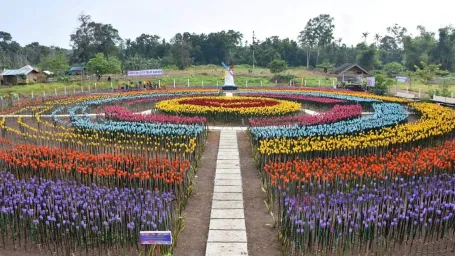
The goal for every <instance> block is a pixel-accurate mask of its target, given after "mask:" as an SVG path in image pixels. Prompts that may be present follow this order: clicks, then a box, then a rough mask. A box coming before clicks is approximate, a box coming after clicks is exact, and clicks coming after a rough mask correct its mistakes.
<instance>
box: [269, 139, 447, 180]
mask: <svg viewBox="0 0 455 256" xmlns="http://www.w3.org/2000/svg"><path fill="white" fill-rule="evenodd" d="M454 166H455V140H450V141H446V142H445V143H444V144H442V145H438V146H435V147H431V148H421V147H420V146H419V147H415V148H413V149H411V150H409V151H406V150H403V149H392V150H390V151H388V152H387V153H385V154H382V153H379V154H368V155H365V156H342V157H336V158H316V159H311V160H300V159H297V160H294V161H288V162H271V163H268V164H266V165H265V166H264V171H265V173H266V175H267V177H268V178H269V179H270V182H271V184H272V185H278V186H281V187H282V188H285V187H287V186H288V185H289V184H290V183H296V184H305V183H307V182H316V183H318V182H332V181H336V180H351V181H356V182H357V183H358V182H361V180H368V181H370V180H378V179H380V180H384V179H395V178H396V177H403V176H405V177H406V176H418V175H427V174H429V173H431V172H436V171H453V169H454Z"/></svg>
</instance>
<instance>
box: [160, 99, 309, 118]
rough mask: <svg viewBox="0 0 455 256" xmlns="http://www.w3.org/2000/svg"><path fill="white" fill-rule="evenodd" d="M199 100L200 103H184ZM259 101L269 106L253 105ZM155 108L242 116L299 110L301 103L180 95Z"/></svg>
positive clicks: (179, 111)
mask: <svg viewBox="0 0 455 256" xmlns="http://www.w3.org/2000/svg"><path fill="white" fill-rule="evenodd" d="M188 101H193V102H194V101H200V103H198V104H196V103H192V104H189V103H184V102H188ZM260 102H268V103H272V102H273V105H270V106H265V105H262V106H255V104H260ZM156 108H157V109H159V110H161V111H163V112H168V113H177V114H239V115H242V116H269V115H286V114H290V113H294V112H297V111H299V110H300V108H301V104H300V103H296V102H291V101H285V100H277V99H271V98H262V97H237V96H235V97H223V96H207V97H182V98H177V99H171V100H164V101H161V102H158V103H157V104H156Z"/></svg>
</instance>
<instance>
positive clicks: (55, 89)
mask: <svg viewBox="0 0 455 256" xmlns="http://www.w3.org/2000/svg"><path fill="white" fill-rule="evenodd" d="M54 91H55V96H57V88H54Z"/></svg>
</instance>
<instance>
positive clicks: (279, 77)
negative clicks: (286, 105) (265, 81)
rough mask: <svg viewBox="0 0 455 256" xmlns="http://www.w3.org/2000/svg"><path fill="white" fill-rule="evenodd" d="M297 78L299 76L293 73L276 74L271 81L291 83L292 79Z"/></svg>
mask: <svg viewBox="0 0 455 256" xmlns="http://www.w3.org/2000/svg"><path fill="white" fill-rule="evenodd" d="M295 78H297V76H294V75H292V74H276V75H274V76H273V77H272V80H271V82H272V83H275V81H278V83H289V81H290V80H292V79H295Z"/></svg>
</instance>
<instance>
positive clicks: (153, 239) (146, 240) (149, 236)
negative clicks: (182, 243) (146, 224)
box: [139, 231, 172, 245]
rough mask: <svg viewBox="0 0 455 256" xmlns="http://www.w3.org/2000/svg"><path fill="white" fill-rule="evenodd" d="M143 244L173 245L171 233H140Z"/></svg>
mask: <svg viewBox="0 0 455 256" xmlns="http://www.w3.org/2000/svg"><path fill="white" fill-rule="evenodd" d="M139 238H140V240H141V244H167V245H172V233H171V231H141V232H139Z"/></svg>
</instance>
